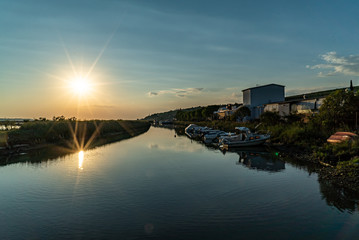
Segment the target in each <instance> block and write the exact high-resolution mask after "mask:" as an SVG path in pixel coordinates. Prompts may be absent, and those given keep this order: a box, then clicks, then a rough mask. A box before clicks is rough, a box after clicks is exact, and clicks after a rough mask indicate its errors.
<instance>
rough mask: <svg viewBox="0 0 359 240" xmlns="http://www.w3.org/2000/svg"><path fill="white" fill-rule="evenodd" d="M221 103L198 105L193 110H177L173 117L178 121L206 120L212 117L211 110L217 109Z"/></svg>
mask: <svg viewBox="0 0 359 240" xmlns="http://www.w3.org/2000/svg"><path fill="white" fill-rule="evenodd" d="M220 107H221V105H210V106H206V107H198V108H196V109H194V110H178V111H177V113H176V116H175V118H176V119H177V120H178V121H195V122H199V121H206V120H212V119H213V112H214V111H217V110H218V108H220Z"/></svg>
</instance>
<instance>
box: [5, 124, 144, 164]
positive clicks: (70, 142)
mask: <svg viewBox="0 0 359 240" xmlns="http://www.w3.org/2000/svg"><path fill="white" fill-rule="evenodd" d="M149 127H150V123H149V122H147V121H138V120H137V121H131V120H92V121H78V120H76V119H75V118H70V119H65V118H64V117H57V118H54V119H53V120H51V121H49V120H46V119H41V120H35V121H28V122H25V123H23V124H22V125H21V127H20V128H18V129H10V130H5V131H0V159H1V160H2V161H3V160H6V161H7V160H8V159H9V158H10V157H11V156H14V155H19V154H22V153H24V152H29V151H31V150H34V149H40V148H44V147H49V146H52V147H53V146H58V147H61V148H62V149H64V152H76V151H79V150H82V149H89V148H93V147H96V146H100V145H103V144H106V143H111V142H115V141H119V140H122V139H127V138H131V137H134V136H137V135H139V134H142V133H144V132H146V131H147V130H148V129H149Z"/></svg>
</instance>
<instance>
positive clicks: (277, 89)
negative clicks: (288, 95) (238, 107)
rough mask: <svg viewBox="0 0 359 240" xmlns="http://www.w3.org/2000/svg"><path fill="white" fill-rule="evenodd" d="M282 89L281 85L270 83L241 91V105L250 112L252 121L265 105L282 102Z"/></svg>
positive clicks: (262, 110)
mask: <svg viewBox="0 0 359 240" xmlns="http://www.w3.org/2000/svg"><path fill="white" fill-rule="evenodd" d="M284 88H285V86H283V85H279V84H274V83H272V84H267V85H262V86H257V87H252V88H247V89H244V90H242V92H243V105H244V106H246V107H248V108H249V109H250V110H251V117H252V119H258V118H259V116H260V115H261V114H262V113H263V112H264V105H265V104H269V103H276V102H284V100H285V97H284Z"/></svg>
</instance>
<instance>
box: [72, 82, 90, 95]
mask: <svg viewBox="0 0 359 240" xmlns="http://www.w3.org/2000/svg"><path fill="white" fill-rule="evenodd" d="M70 88H71V90H72V92H73V93H74V94H76V95H78V96H84V95H87V94H88V93H89V92H90V90H91V84H90V82H89V80H88V79H86V78H83V77H76V78H74V79H73V80H72V81H71V82H70Z"/></svg>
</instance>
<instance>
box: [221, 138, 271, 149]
mask: <svg viewBox="0 0 359 240" xmlns="http://www.w3.org/2000/svg"><path fill="white" fill-rule="evenodd" d="M268 139H269V137H266V138H262V139H256V140H253V141H232V142H230V141H229V142H225V143H222V144H221V145H220V147H221V148H237V147H251V146H260V145H263V144H264V143H265V142H266V141H267V140H268Z"/></svg>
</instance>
